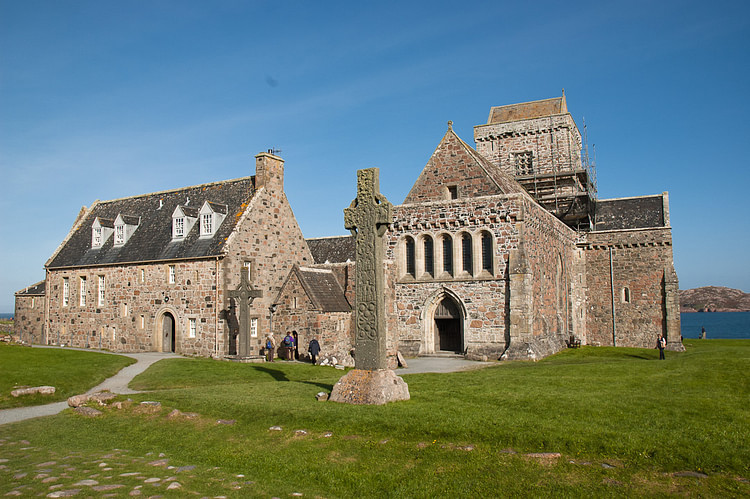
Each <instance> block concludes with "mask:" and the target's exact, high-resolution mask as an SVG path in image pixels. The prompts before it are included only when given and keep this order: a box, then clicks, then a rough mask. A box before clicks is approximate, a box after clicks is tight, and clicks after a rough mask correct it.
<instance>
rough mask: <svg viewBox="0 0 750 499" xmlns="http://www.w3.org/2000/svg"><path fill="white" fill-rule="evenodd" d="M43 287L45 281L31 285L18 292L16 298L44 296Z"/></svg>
mask: <svg viewBox="0 0 750 499" xmlns="http://www.w3.org/2000/svg"><path fill="white" fill-rule="evenodd" d="M45 287H46V283H45V281H39V282H38V283H36V284H32V285H31V286H29V287H27V288H24V289H22V290H21V291H18V292H17V293H16V296H44V290H45Z"/></svg>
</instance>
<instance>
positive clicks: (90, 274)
mask: <svg viewBox="0 0 750 499" xmlns="http://www.w3.org/2000/svg"><path fill="white" fill-rule="evenodd" d="M170 266H174V276H175V279H174V280H175V282H174V283H170V282H169V275H170ZM217 266H218V263H217V261H216V260H202V261H183V262H173V263H158V264H143V265H121V266H112V267H92V268H85V269H73V270H50V271H49V272H48V277H47V296H48V299H49V334H48V338H47V340H48V343H50V344H55V345H63V344H64V345H67V346H73V347H79V348H104V349H108V350H112V351H116V352H148V351H162V350H164V349H166V347H165V345H164V341H163V337H162V330H161V329H162V322H161V321H162V318H163V317H164V315H165V314H171V315H172V316H173V317H174V319H175V336H176V338H175V339H176V341H175V351H176V352H178V353H183V354H188V355H202V356H211V355H214V354H215V353H216V351H217V349H219V351H221V348H223V344H222V343H221V342H219V343H218V344H217V338H216V331H217V329H218V327H219V322H220V316H219V311H218V310H217V303H221V294H220V290H219V289H217V283H218V282H219V280H218V279H217ZM100 276H103V277H104V284H105V291H104V300H103V302H102V303H101V304H100V303H99V290H98V282H99V277H100ZM82 277H84V278H85V279H86V286H85V305H83V306H81V301H80V290H81V278H82ZM66 278H67V280H68V284H69V298H68V304H67V305H64V304H63V292H64V291H63V290H64V280H65V279H66ZM190 319H195V322H196V332H195V337H190V327H189V326H190Z"/></svg>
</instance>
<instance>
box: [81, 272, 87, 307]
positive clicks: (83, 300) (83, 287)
mask: <svg viewBox="0 0 750 499" xmlns="http://www.w3.org/2000/svg"><path fill="white" fill-rule="evenodd" d="M79 292H80V299H79V304H80V306H82V307H85V306H86V278H85V277H83V276H81V281H80V285H79Z"/></svg>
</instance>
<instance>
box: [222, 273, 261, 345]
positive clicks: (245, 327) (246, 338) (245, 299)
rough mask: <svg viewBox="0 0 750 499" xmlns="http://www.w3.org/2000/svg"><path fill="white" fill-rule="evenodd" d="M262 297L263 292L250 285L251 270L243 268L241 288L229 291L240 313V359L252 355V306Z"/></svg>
mask: <svg viewBox="0 0 750 499" xmlns="http://www.w3.org/2000/svg"><path fill="white" fill-rule="evenodd" d="M262 296H263V291H261V290H258V289H255V288H253V285H252V284H250V269H249V268H247V267H242V271H241V272H240V286H239V287H238V288H237V289H236V290H234V291H229V297H230V298H234V299H236V300H237V302H238V303H237V308H238V309H239V311H240V337H239V345H238V346H239V348H238V349H239V352H237V353H238V354H239V355H240V357H247V356H248V355H250V305H251V304H252V303H253V300H254V299H255V298H261V297H262ZM230 334H231V332H230Z"/></svg>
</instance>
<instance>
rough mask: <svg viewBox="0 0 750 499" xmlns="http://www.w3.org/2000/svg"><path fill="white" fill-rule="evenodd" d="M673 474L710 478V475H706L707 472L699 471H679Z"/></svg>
mask: <svg viewBox="0 0 750 499" xmlns="http://www.w3.org/2000/svg"><path fill="white" fill-rule="evenodd" d="M672 476H678V477H692V478H708V475H706V474H705V473H701V472H699V471H678V472H676V473H672Z"/></svg>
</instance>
